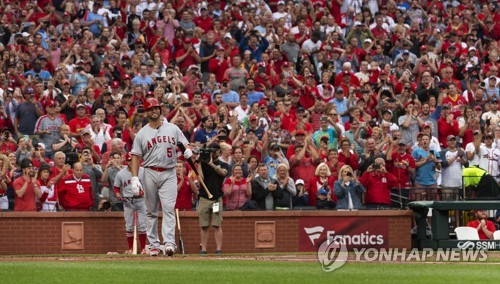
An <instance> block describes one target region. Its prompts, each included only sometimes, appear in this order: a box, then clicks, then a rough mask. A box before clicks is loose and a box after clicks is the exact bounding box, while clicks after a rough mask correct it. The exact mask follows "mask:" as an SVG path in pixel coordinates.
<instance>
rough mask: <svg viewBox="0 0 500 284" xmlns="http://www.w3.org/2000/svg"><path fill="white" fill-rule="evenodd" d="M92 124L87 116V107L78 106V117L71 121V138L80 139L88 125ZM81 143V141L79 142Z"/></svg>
mask: <svg viewBox="0 0 500 284" xmlns="http://www.w3.org/2000/svg"><path fill="white" fill-rule="evenodd" d="M89 124H90V118H89V117H88V116H87V110H86V107H85V105H83V104H78V105H76V117H75V118H73V119H72V120H70V121H69V127H70V130H71V137H75V138H80V134H81V132H82V130H83V129H84V128H86V127H87V125H89ZM79 141H81V140H79Z"/></svg>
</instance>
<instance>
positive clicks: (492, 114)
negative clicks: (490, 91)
mask: <svg viewBox="0 0 500 284" xmlns="http://www.w3.org/2000/svg"><path fill="white" fill-rule="evenodd" d="M481 119H482V120H483V121H484V122H485V123H486V125H487V126H489V125H496V124H497V123H498V122H499V121H500V111H498V98H496V97H493V98H492V99H491V104H490V110H489V111H488V112H485V113H483V115H482V116H481Z"/></svg>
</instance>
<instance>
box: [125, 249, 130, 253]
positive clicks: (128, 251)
mask: <svg viewBox="0 0 500 284" xmlns="http://www.w3.org/2000/svg"><path fill="white" fill-rule="evenodd" d="M124 254H132V250H131V249H128V250H126V251H125V252H124Z"/></svg>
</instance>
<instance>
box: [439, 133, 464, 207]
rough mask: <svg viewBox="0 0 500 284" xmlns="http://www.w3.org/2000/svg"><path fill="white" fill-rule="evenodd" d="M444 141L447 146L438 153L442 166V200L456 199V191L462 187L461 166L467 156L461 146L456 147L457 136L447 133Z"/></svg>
mask: <svg viewBox="0 0 500 284" xmlns="http://www.w3.org/2000/svg"><path fill="white" fill-rule="evenodd" d="M446 141H447V142H448V148H447V149H444V150H443V151H442V152H441V153H440V154H439V155H440V156H441V157H442V162H441V165H442V168H443V170H442V176H441V180H442V182H441V196H442V199H444V200H456V198H457V197H458V191H459V190H460V189H461V188H462V166H463V165H464V164H465V163H466V162H467V158H466V157H465V152H464V151H463V150H462V148H460V147H458V148H457V137H455V136H454V135H449V136H448V137H447V138H446Z"/></svg>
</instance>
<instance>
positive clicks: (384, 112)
mask: <svg viewBox="0 0 500 284" xmlns="http://www.w3.org/2000/svg"><path fill="white" fill-rule="evenodd" d="M386 113H389V114H390V115H392V111H390V110H388V109H385V110H383V111H382V115H384V114H386Z"/></svg>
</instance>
